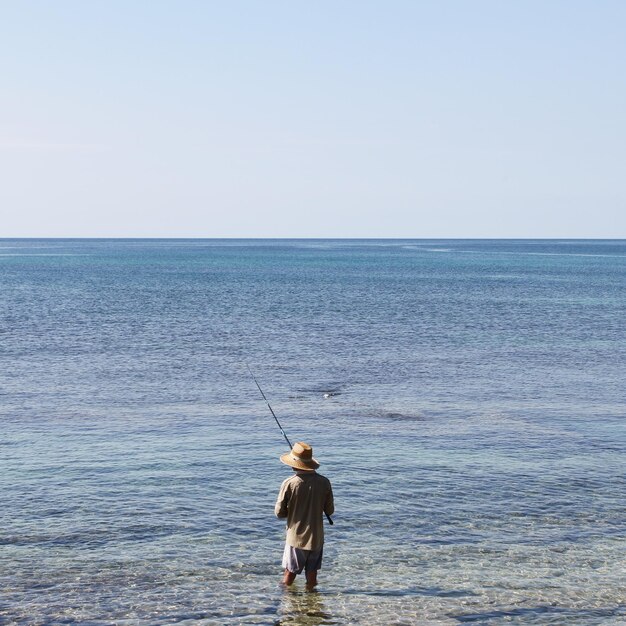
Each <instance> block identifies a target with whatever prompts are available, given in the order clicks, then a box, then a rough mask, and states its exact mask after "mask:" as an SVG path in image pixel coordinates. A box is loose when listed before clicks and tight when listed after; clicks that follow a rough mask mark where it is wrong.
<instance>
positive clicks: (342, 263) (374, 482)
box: [0, 239, 626, 626]
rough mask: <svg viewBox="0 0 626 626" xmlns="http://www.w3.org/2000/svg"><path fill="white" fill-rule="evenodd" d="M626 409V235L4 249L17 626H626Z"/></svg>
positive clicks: (8, 501)
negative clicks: (297, 511)
mask: <svg viewBox="0 0 626 626" xmlns="http://www.w3.org/2000/svg"><path fill="white" fill-rule="evenodd" d="M248 368H249V369H250V371H252V373H253V374H254V376H255V377H256V380H257V381H258V383H259V385H260V386H261V388H262V390H263V391H264V393H265V396H266V397H267V401H268V402H269V405H270V407H271V409H273V411H274V413H275V414H276V417H277V418H278V420H279V421H280V424H281V426H282V427H283V429H284V431H285V434H286V435H287V437H288V438H289V440H290V441H292V442H295V441H305V442H308V443H309V444H311V445H312V446H313V452H314V456H315V457H316V458H317V459H318V461H319V462H320V463H321V467H320V470H319V471H320V473H322V474H323V475H325V476H327V477H328V478H329V479H330V480H331V482H332V485H333V489H334V495H335V504H336V513H335V515H334V516H333V519H334V525H333V526H330V525H329V524H327V523H326V522H325V529H326V530H325V532H326V543H325V546H324V561H323V566H322V570H321V571H320V574H319V581H320V582H319V586H318V589H317V591H315V592H308V591H307V590H306V589H305V587H304V584H303V581H302V580H301V578H302V577H298V579H297V581H296V583H295V584H294V585H293V587H291V588H288V589H286V588H283V587H282V586H281V584H280V580H281V574H282V572H281V555H282V551H283V543H284V534H285V529H284V522H283V521H281V520H278V519H276V518H275V516H274V503H275V500H276V496H277V494H278V489H279V487H280V484H281V482H282V481H283V480H284V479H285V478H287V477H288V476H289V475H290V473H291V470H290V469H289V468H288V467H287V466H285V465H282V464H281V463H280V461H279V456H280V455H281V454H283V453H285V452H287V450H288V446H287V443H286V441H285V439H284V438H283V435H282V434H281V432H280V430H279V428H278V425H277V423H276V421H275V420H274V417H273V416H272V414H271V412H270V407H268V404H266V402H265V400H264V399H263V397H262V396H261V394H260V393H259V390H258V388H257V386H256V384H255V381H254V380H253V379H252V377H251V374H250V371H249V369H248ZM625 414H626V241H610V240H484V241H483V240H458V239H455V240H432V239H430V240H413V239H410V240H409V239H407V240H395V239H394V240H388V239H387V240H311V239H303V240H285V239H281V240H252V239H248V240H235V239H221V240H220V239H215V240H208V239H207V240H204V239H189V240H166V239H107V240H105V239H101V240H99V239H84V240H78V239H66V240H61V239H54V240H52V239H40V240H34V239H30V240H27V239H4V240H0V494H1V495H0V502H1V507H0V516H1V522H0V623H1V624H3V625H18V624H19V625H29V626H31V625H42V626H43V625H52V624H54V625H56V624H81V625H82V624H84V625H93V626H96V625H105V624H106V625H109V624H116V625H123V626H138V625H155V626H156V625H165V624H185V625H192V624H193V625H196V624H202V625H208V624H215V625H230V624H267V625H293V626H296V625H297V626H308V625H310V626H313V625H323V624H336V625H347V624H365V625H367V624H381V625H391V624H396V625H411V626H413V625H421V624H423V625H450V626H451V625H457V624H480V625H489V626H491V625H496V624H498V625H499V624H540V625H548V624H559V625H568V626H574V625H581V626H591V625H596V624H603V625H604V624H607V625H615V624H626V462H625V451H626V430H625V428H624V426H625Z"/></svg>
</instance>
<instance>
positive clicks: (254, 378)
mask: <svg viewBox="0 0 626 626" xmlns="http://www.w3.org/2000/svg"><path fill="white" fill-rule="evenodd" d="M246 367H247V368H248V371H249V372H250V376H252V380H253V381H254V382H255V383H256V386H257V387H258V389H259V391H260V392H261V395H262V396H263V400H265V404H267V408H268V409H269V410H270V413H271V414H272V417H273V418H274V419H275V420H276V424H278V428H280V432H281V433H282V434H283V437H284V438H285V441H286V442H287V445H288V446H289V449H290V450H291V449H292V448H293V446H292V445H291V441H289V438H288V437H287V435H286V434H285V431H284V430H283V427H282V426H281V425H280V422H279V421H278V418H277V417H276V413H274V409H272V406H271V405H270V403H269V400H268V399H267V398H266V397H265V394H264V393H263V389H261V385H259V381H258V380H257V379H256V376H255V375H254V374H253V373H252V370H251V369H250V366H249V365H248V364H247V363H246ZM324 515H325V516H326V519H327V520H328V523H329V524H330V525H331V526H332V525H333V524H334V523H335V522H333V520H332V519H331V517H330V515H328V513H326V511H324Z"/></svg>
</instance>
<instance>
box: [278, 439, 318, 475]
mask: <svg viewBox="0 0 626 626" xmlns="http://www.w3.org/2000/svg"><path fill="white" fill-rule="evenodd" d="M280 460H281V461H282V462H283V463H284V464H285V465H289V466H290V467H293V468H295V469H299V470H310V471H312V470H316V469H317V468H318V467H319V466H320V464H319V463H318V462H317V461H316V460H315V459H314V458H313V448H311V446H310V445H309V444H308V443H304V442H302V441H299V442H298V443H294V444H293V448H292V449H291V452H287V454H283V455H282V456H281V457H280Z"/></svg>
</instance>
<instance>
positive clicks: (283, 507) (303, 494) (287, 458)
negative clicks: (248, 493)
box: [274, 442, 335, 589]
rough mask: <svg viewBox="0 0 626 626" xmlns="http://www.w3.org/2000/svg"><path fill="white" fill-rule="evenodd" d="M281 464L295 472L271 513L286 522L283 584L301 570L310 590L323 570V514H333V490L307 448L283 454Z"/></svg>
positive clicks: (304, 445)
mask: <svg viewBox="0 0 626 626" xmlns="http://www.w3.org/2000/svg"><path fill="white" fill-rule="evenodd" d="M280 460H281V461H282V462H283V463H285V464H286V465H289V466H290V467H291V468H293V471H294V472H295V473H294V475H293V476H291V478H287V480H285V481H284V482H283V484H282V485H281V487H280V492H279V493H278V499H277V500H276V507H275V509H274V511H275V513H276V517H279V518H287V541H286V542H285V551H284V553H283V568H284V569H285V573H284V576H283V583H284V584H285V585H291V584H292V583H293V581H294V580H295V579H296V575H297V574H300V573H301V572H302V570H303V569H304V571H305V574H306V586H307V588H308V589H313V588H314V587H315V585H317V571H318V570H319V569H320V567H321V566H322V550H323V547H324V524H323V519H322V514H323V513H326V514H327V515H332V514H333V513H334V512H335V505H334V501H333V490H332V487H331V485H330V481H329V480H328V478H325V477H324V476H322V475H321V474H318V473H317V472H316V471H315V470H316V469H317V468H318V467H319V466H320V464H319V463H318V462H317V461H316V460H315V459H314V458H313V448H311V446H310V445H309V444H307V443H302V442H298V443H296V444H294V446H293V448H292V449H291V452H288V453H287V454H283V455H282V456H281V457H280Z"/></svg>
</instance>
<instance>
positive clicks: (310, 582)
mask: <svg viewBox="0 0 626 626" xmlns="http://www.w3.org/2000/svg"><path fill="white" fill-rule="evenodd" d="M316 585H317V570H313V571H312V572H307V573H306V588H307V589H308V590H309V591H311V590H312V589H314V588H315V586H316Z"/></svg>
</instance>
